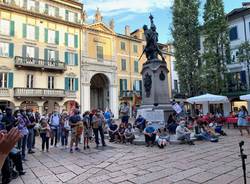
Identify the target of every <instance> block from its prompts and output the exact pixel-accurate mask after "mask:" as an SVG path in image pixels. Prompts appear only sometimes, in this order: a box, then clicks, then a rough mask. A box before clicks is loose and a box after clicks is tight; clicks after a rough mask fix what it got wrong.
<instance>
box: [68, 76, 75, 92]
mask: <svg viewBox="0 0 250 184" xmlns="http://www.w3.org/2000/svg"><path fill="white" fill-rule="evenodd" d="M74 89H75V79H74V78H70V79H69V90H70V91H74Z"/></svg>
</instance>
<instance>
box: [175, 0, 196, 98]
mask: <svg viewBox="0 0 250 184" xmlns="http://www.w3.org/2000/svg"><path fill="white" fill-rule="evenodd" d="M172 10H173V27H172V35H173V38H174V42H173V45H174V49H175V52H174V56H175V59H176V63H175V66H176V68H175V70H176V71H177V73H178V75H179V78H180V79H179V80H180V91H181V93H182V94H187V95H188V96H193V95H197V94H198V88H199V79H198V60H199V44H198V43H199V21H198V17H199V0H189V1H186V0H185V1H183V0H175V1H174V5H173V8H172Z"/></svg>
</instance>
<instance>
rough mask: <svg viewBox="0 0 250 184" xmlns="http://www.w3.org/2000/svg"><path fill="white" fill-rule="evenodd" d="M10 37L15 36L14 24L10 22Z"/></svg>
mask: <svg viewBox="0 0 250 184" xmlns="http://www.w3.org/2000/svg"><path fill="white" fill-rule="evenodd" d="M10 36H15V22H14V21H10Z"/></svg>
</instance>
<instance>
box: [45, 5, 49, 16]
mask: <svg viewBox="0 0 250 184" xmlns="http://www.w3.org/2000/svg"><path fill="white" fill-rule="evenodd" d="M44 13H45V14H49V5H48V4H45V12H44Z"/></svg>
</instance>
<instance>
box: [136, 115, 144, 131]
mask: <svg viewBox="0 0 250 184" xmlns="http://www.w3.org/2000/svg"><path fill="white" fill-rule="evenodd" d="M134 126H135V127H136V128H138V129H139V130H140V132H142V131H143V130H144V129H145V127H146V119H145V118H144V117H142V115H139V116H138V117H137V119H136V120H135V123H134Z"/></svg>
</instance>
